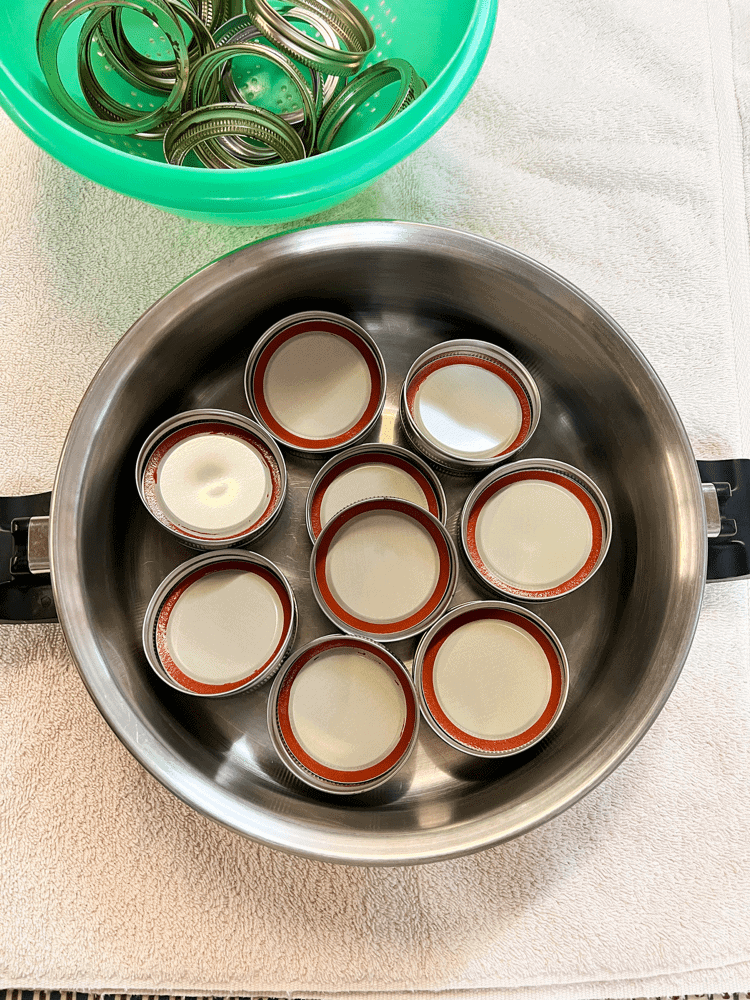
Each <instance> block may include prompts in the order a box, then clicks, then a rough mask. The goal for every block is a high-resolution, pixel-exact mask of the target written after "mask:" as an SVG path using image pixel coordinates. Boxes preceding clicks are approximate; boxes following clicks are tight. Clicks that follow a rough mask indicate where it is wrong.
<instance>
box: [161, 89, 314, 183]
mask: <svg viewBox="0 0 750 1000" xmlns="http://www.w3.org/2000/svg"><path fill="white" fill-rule="evenodd" d="M222 135H242V136H246V137H251V138H253V139H256V140H259V141H260V142H265V143H266V144H267V145H268V146H270V147H271V148H272V149H273V150H274V151H275V153H276V159H277V160H280V161H282V162H284V163H290V162H291V161H293V160H302V159H304V158H305V156H306V152H305V147H304V145H303V143H302V140H301V139H300V137H299V136H298V135H297V133H296V132H295V131H294V129H293V128H292V126H291V125H290V124H289V123H288V122H285V121H284V120H283V118H279V116H278V115H274V114H273V113H272V112H270V111H266V109H265V108H253V107H250V105H249V104H212V105H209V106H208V107H200V108H194V109H193V110H191V111H188V112H186V113H185V114H184V115H182V116H181V117H180V118H178V119H177V120H176V121H174V122H172V124H171V125H170V127H169V129H168V130H167V133H166V135H165V136H164V156H165V158H166V160H167V162H168V163H171V164H175V165H177V166H179V165H180V164H181V163H183V162H184V160H185V157H186V156H187V154H188V153H189V152H190V151H191V150H195V152H196V154H197V156H198V157H199V158H200V160H201V162H202V163H203V164H204V165H205V166H207V167H211V168H214V169H216V168H235V169H242V168H245V167H248V166H250V164H248V163H246V162H243V161H242V160H239V159H238V158H237V157H234V156H232V155H231V154H229V153H228V152H226V151H224V150H221V151H218V152H217V151H216V150H215V149H214V148H212V147H210V146H208V143H207V140H210V139H215V138H217V137H218V136H222Z"/></svg>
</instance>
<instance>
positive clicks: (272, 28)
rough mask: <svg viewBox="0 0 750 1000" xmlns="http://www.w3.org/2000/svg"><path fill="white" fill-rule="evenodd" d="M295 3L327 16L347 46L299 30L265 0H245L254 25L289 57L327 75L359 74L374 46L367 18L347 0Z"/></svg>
mask: <svg viewBox="0 0 750 1000" xmlns="http://www.w3.org/2000/svg"><path fill="white" fill-rule="evenodd" d="M297 6H301V7H305V8H307V9H312V10H314V11H315V12H316V13H318V14H321V15H322V16H324V17H326V19H327V20H328V23H329V24H330V26H331V28H332V29H333V30H334V31H335V33H336V34H337V35H338V36H339V38H341V40H342V41H343V42H344V43H345V44H346V45H348V46H349V47H348V48H340V49H336V48H332V47H331V46H329V45H324V44H322V43H321V42H318V41H316V40H315V39H313V38H311V37H310V36H309V35H306V34H305V33H304V32H302V31H298V30H297V29H296V28H293V27H292V26H291V25H290V24H289V22H288V21H287V20H286V18H285V17H284V16H283V15H282V14H280V13H279V11H277V10H276V9H275V8H274V7H272V6H271V4H270V3H269V2H268V0H247V12H248V14H249V16H250V18H251V20H252V22H253V24H254V25H255V26H256V27H257V28H258V29H259V30H260V31H261V33H262V34H263V35H265V37H266V38H267V39H268V40H269V41H271V42H273V44H274V45H275V46H276V47H277V48H279V49H281V51H282V52H285V53H286V54H287V55H288V56H290V57H291V58H292V59H296V60H297V61H298V62H301V63H302V64H303V65H305V66H309V67H310V68H311V69H316V70H318V72H320V73H324V74H326V75H329V74H330V75H333V76H352V75H353V74H355V73H358V72H359V71H360V69H361V68H362V64H363V62H364V60H365V57H366V56H367V54H368V53H369V52H371V51H372V49H373V48H374V47H375V35H374V34H373V31H372V28H371V27H370V22H369V21H368V20H367V18H365V16H364V15H363V14H362V13H360V11H359V10H357V8H356V7H355V6H354V5H353V4H352V3H350V2H349V0H297Z"/></svg>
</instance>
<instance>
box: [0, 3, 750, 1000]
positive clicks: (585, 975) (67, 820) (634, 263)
mask: <svg viewBox="0 0 750 1000" xmlns="http://www.w3.org/2000/svg"><path fill="white" fill-rule="evenodd" d="M395 2H397V0H391V3H395ZM402 2H408V0H402ZM748 27H750V11H749V10H748V6H747V3H746V2H745V3H741V2H740V0H733V3H732V5H731V6H727V3H726V2H725V0H681V2H679V3H678V2H677V0H662V2H660V3H654V2H653V0H631V2H629V3H627V4H622V3H613V2H611V0H536V2H535V3H529V2H528V0H527V2H522V0H506V2H504V3H503V4H502V5H501V10H500V16H499V23H498V29H497V32H496V37H495V40H494V43H493V47H492V50H491V53H490V56H489V58H488V61H487V64H486V66H485V68H484V70H483V72H482V74H481V75H480V78H479V80H478V82H477V84H476V86H475V87H474V89H473V90H472V92H471V94H470V96H469V97H468V98H467V100H466V102H465V103H464V105H463V106H462V108H461V109H460V111H459V112H458V113H457V114H456V116H455V117H454V118H453V119H452V120H451V122H450V123H449V124H448V125H447V126H446V127H445V128H444V129H443V130H442V131H441V132H440V133H439V134H438V135H437V136H436V137H435V138H434V139H432V140H431V141H430V142H429V143H428V144H427V145H426V146H425V147H423V148H422V149H421V150H419V151H418V152H417V153H416V154H414V155H413V156H412V157H411V158H410V159H409V160H408V161H406V162H405V163H403V164H402V165H400V166H399V167H397V168H396V169H394V170H393V171H391V173H389V174H388V175H387V176H385V177H384V178H382V179H381V180H380V181H379V182H378V183H377V184H376V185H375V186H374V187H372V188H371V189H369V190H368V191H366V192H364V193H363V194H361V195H360V196H358V197H357V198H356V199H354V200H353V201H350V202H349V203H347V204H345V205H342V206H340V207H339V208H337V209H335V210H333V211H331V212H329V213H327V214H326V215H325V216H321V217H318V218H316V219H315V221H316V222H320V221H326V220H335V219H344V218H366V217H377V216H386V217H396V218H404V219H410V220H415V221H425V222H434V223H440V224H443V225H448V226H455V227H458V228H463V229H468V230H472V231H474V232H477V233H480V234H483V235H486V236H490V237H493V238H496V239H499V240H501V241H502V242H505V243H508V244H510V245H511V246H513V247H515V248H517V249H519V250H521V251H523V252H525V253H527V254H529V255H531V256H532V257H535V258H537V259H539V260H541V261H542V262H544V263H545V264H547V265H549V266H551V267H552V268H554V269H555V270H557V271H559V272H561V273H562V274H564V275H565V276H566V277H567V278H569V279H570V280H572V281H573V282H575V283H576V284H578V285H579V286H580V287H581V288H583V289H585V290H586V291H587V292H588V293H589V294H590V295H592V296H593V297H594V298H595V299H596V300H598V301H599V302H600V303H601V305H602V306H603V307H604V308H606V309H607V310H609V311H610V312H611V313H612V314H613V315H614V316H615V318H616V319H617V320H618V321H619V322H620V323H622V325H623V326H624V327H625V329H626V330H628V332H629V333H630V334H631V335H632V336H633V337H634V338H635V340H636V341H637V342H638V343H639V345H640V346H641V347H642V348H643V350H644V351H645V353H646V354H647V356H648V357H649V358H650V360H651V361H652V363H653V364H654V366H655V367H656V369H657V371H658V372H659V373H660V375H661V376H662V378H663V380H664V381H665V383H666V385H667V388H668V390H669V391H670V393H671V394H672V396H673V398H674V401H675V403H676V404H677V407H678V409H679V411H680V413H681V414H682V417H683V419H684V421H685V424H686V426H687V429H688V432H689V433H690V436H691V438H692V441H693V444H694V447H695V451H696V454H697V455H698V456H699V457H706V458H713V457H716V458H723V457H730V456H738V455H740V454H745V455H748V454H750V433H749V430H750V406H748V398H747V397H748V392H747V387H748V385H750V383H748V381H747V376H748V374H750V365H748V353H749V352H750V334H749V332H748V326H747V324H748V317H749V316H750V308H748V296H750V281H749V280H748V277H749V276H750V267H749V265H748V261H749V257H748V235H747V225H746V217H745V205H746V199H745V194H744V188H743V176H742V123H743V117H742V116H744V120H746V119H747V116H748V113H749V112H750V81H749V80H748V76H749V74H748V69H747V66H748V62H749V60H748V56H750V43H749V42H748V41H747V39H748V38H750V32H749V31H748V30H747V29H748ZM733 33H734V45H735V49H734V52H733V48H732V45H733ZM736 88H737V89H736ZM0 163H1V164H2V172H1V173H0V267H1V268H2V280H1V281H0V356H2V362H3V363H2V364H1V365H0V407H1V408H2V412H3V419H2V420H0V491H2V492H3V493H6V494H8V493H21V492H36V491H40V490H42V489H45V488H48V487H49V486H50V485H51V483H52V479H53V475H54V471H55V467H56V463H57V460H58V457H59V454H60V450H61V447H62V443H63V439H64V435H65V432H66V429H67V427H68V425H69V422H70V420H71V418H72V416H73V413H74V411H75V408H76V405H77V403H78V401H79V399H80V397H81V395H82V393H83V391H84V390H85V388H86V386H87V384H88V382H89V380H90V379H91V378H92V376H93V375H94V372H95V371H96V369H97V367H98V365H99V364H100V363H101V361H102V360H103V359H104V358H105V356H106V354H107V352H108V351H109V350H110V348H111V347H112V346H113V344H114V343H115V342H116V340H117V339H118V338H119V337H120V335H121V334H122V333H123V332H124V331H125V330H126V329H127V328H128V326H129V325H130V324H131V323H132V322H133V321H134V320H135V319H136V318H137V317H138V316H139V315H140V314H141V312H142V311H143V310H144V309H145V308H146V307H147V306H148V305H150V304H151V303H152V302H153V301H154V300H155V299H156V298H158V297H159V296H160V295H162V294H163V293H164V292H165V291H167V290H168V289H169V288H170V287H172V286H173V285H174V284H175V283H176V282H177V281H179V280H180V279H181V278H183V277H184V276H185V275H187V274H189V273H191V272H192V271H193V270H195V269H196V268H198V267H199V266H201V265H202V264H205V263H206V262H207V261H209V260H210V259H212V258H213V257H215V256H217V255H219V254H222V253H225V252H227V251H228V250H231V249H232V248H234V247H237V246H240V245H242V244H244V243H246V242H248V241H250V240H252V239H255V238H257V237H258V236H261V235H266V234H268V233H270V232H272V231H273V229H272V228H271V227H267V228H264V229H240V228H229V229H223V228H219V227H211V226H207V225H202V224H197V223H191V222H187V221H184V220H180V219H176V218H172V217H170V216H167V215H163V214H162V213H160V212H158V211H157V210H155V209H151V208H149V207H147V206H143V205H139V204H136V203H134V202H132V201H129V200H127V199H125V198H122V197H120V196H118V195H114V194H112V193H110V192H108V191H106V190H104V189H103V188H100V187H97V186H95V185H93V184H91V183H89V182H88V181H85V180H83V179H81V178H80V177H77V176H76V175H74V174H73V173H71V172H70V171H68V170H67V169H66V168H64V167H62V166H60V165H59V164H57V163H56V162H54V161H53V160H52V159H50V158H49V157H48V156H46V155H45V154H43V153H41V152H40V151H39V150H38V149H36V147H34V146H33V145H32V144H31V143H30V142H28V141H27V140H26V139H25V138H24V137H23V136H22V135H21V134H20V133H19V132H18V131H17V130H16V129H15V128H14V127H13V126H12V125H11V124H10V123H9V121H8V120H7V119H5V118H2V120H0ZM749 622H750V612H749V609H748V594H747V587H746V585H745V584H743V583H735V584H728V585H715V586H712V587H709V588H708V590H707V592H706V600H705V605H704V610H703V613H702V615H701V620H700V624H699V628H698V632H697V635H696V638H695V643H694V646H693V649H692V652H691V654H690V657H689V659H688V662H687V664H686V666H685V669H684V671H683V674H682V676H681V678H680V681H679V683H678V684H677V687H676V689H675V691H674V694H673V695H672V697H671V698H670V700H669V702H668V704H667V706H666V708H665V709H664V711H663V712H662V714H661V715H660V717H659V719H658V720H657V722H656V723H655V725H654V726H653V728H652V729H651V731H650V732H649V733H648V735H647V736H646V738H645V739H644V740H643V742H642V744H641V745H640V746H639V747H638V749H637V750H636V751H635V752H634V753H633V754H632V756H631V757H630V758H629V759H628V760H627V761H626V762H625V763H624V764H623V765H622V766H621V767H620V768H619V769H618V770H617V771H616V772H615V773H614V774H613V775H612V776H611V777H610V778H609V779H608V780H607V781H606V782H604V784H603V785H602V786H600V787H599V788H598V789H596V790H595V791H594V792H592V793H591V794H590V795H589V796H587V797H586V798H585V799H584V800H583V801H582V802H580V803H579V804H578V805H576V806H575V807H574V808H572V809H570V810H569V811H567V812H566V813H565V814H563V815H562V816H560V817H558V818H557V819H555V820H554V821H552V822H550V823H548V824H546V825H545V826H543V827H542V828H540V829H538V830H535V831H533V832H532V833H529V834H527V835H526V836H524V837H522V838H520V839H518V840H515V841H513V842H511V843H509V844H506V845H502V846H500V847H498V848H495V849H492V850H489V851H485V852H483V853H480V854H478V855H475V856H473V857H468V858H462V859H459V860H454V861H450V862H445V863H441V864H435V865H428V866H424V867H420V868H397V869H362V868H359V869H358V868H347V867H336V866H331V865H326V864H319V863H313V862H309V861H305V860H301V859H298V858H292V857H287V856H285V855H283V854H280V853H277V852H273V851H270V850H268V849H265V848H262V847H259V846H257V845H255V844H253V843H252V842H250V841H247V840H244V839H242V838H240V837H239V836H236V835H234V834H232V833H230V832H228V831H227V830H224V829H222V828H221V827H219V826H218V825H216V824H214V823H212V822H210V821H208V820H206V819H204V818H203V817H201V816H199V815H198V814H196V813H195V812H193V811H192V810H190V809H189V808H188V807H187V806H185V805H183V804H182V803H181V802H179V801H177V800H176V799H175V798H174V797H173V796H172V795H170V794H169V793H168V792H166V791H165V790H164V789H163V788H162V787H161V786H160V785H159V784H158V783H157V782H156V781H155V780H153V779H152V778H151V777H150V776H149V775H148V774H146V772H145V771H143V770H142V769H141V767H140V766H139V765H138V764H137V763H136V762H135V761H134V760H133V759H132V758H131V757H130V755H129V754H128V753H127V751H125V750H124V749H123V747H122V746H121V745H120V744H119V743H118V741H117V740H116V739H115V737H114V736H113V735H112V733H111V732H110V730H109V729H108V727H107V726H106V724H105V723H104V722H103V721H102V719H101V717H100V716H99V715H98V713H97V711H96V709H95V708H94V706H93V704H92V702H91V700H90V699H89V697H88V695H87V694H86V692H85V690H84V687H83V685H82V683H81V681H80V679H79V676H78V673H77V671H76V669H75V667H74V665H73V663H72V661H71V659H70V656H69V655H68V653H67V650H66V647H65V644H64V641H63V639H62V636H61V633H60V631H59V629H58V628H57V627H54V626H50V627H43V626H34V627H31V626H27V627H20V626H19V627H5V628H3V629H2V635H1V637H0V640H1V641H0V914H1V915H2V918H1V919H0V987H28V988H58V989H59V988H64V989H79V990H95V991H113V992H114V991H125V990H127V991H130V992H141V991H142V992H144V993H168V994H204V993H206V994H232V993H234V994H241V995H248V994H261V995H270V996H277V997H278V996H295V997H299V996H303V997H311V998H318V997H320V998H325V1000H328V998H331V1000H332V998H333V997H334V996H335V997H338V998H344V997H350V996H351V997H356V998H358V1000H365V998H368V997H373V998H374V997H375V996H376V995H377V996H381V995H382V994H383V993H388V994H389V995H390V996H392V997H393V998H394V1000H400V998H402V997H403V998H404V1000H405V998H406V997H407V996H408V997H415V996H416V997H420V996H424V997H425V998H426V997H427V996H428V995H429V996H431V995H433V994H434V993H435V992H436V991H450V992H451V993H452V994H454V995H456V996H459V997H460V996H465V997H467V998H469V997H471V998H475V997H476V998H477V1000H478V998H479V997H480V996H481V997H486V996H488V995H490V996H497V997H507V998H508V1000H522V998H526V997H529V998H531V997H533V998H535V1000H587V998H600V997H612V998H617V997H633V996H654V995H657V994H660V995H664V994H685V993H703V992H712V991H716V992H718V991H734V990H740V989H747V988H748V984H749V983H750V936H749V935H748V927H749V926H750V836H748V819H747V817H748V815H750V676H749V675H750V670H749V669H748V668H749V666H750V649H749V643H748V623H749Z"/></svg>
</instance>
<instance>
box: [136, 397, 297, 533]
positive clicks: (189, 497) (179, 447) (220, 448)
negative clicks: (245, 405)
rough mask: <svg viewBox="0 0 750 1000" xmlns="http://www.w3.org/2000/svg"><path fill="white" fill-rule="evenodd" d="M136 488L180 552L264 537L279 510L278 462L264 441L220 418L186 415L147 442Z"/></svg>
mask: <svg viewBox="0 0 750 1000" xmlns="http://www.w3.org/2000/svg"><path fill="white" fill-rule="evenodd" d="M135 478H136V485H137V487H138V493H139V495H140V498H141V500H142V501H143V503H144V504H145V506H146V509H147V510H148V511H149V513H150V514H151V515H152V516H153V517H154V518H156V520H157V521H158V522H159V523H160V524H161V525H163V527H165V528H166V529H167V531H169V532H170V533H171V534H173V535H175V536H176V537H177V538H179V540H180V541H181V542H183V543H184V544H185V545H189V546H190V547H191V548H200V549H223V548H227V547H228V546H234V545H243V544H246V543H248V542H251V541H255V540H256V539H257V538H260V537H261V536H262V535H264V534H265V533H266V532H267V531H268V530H269V529H270V528H271V526H272V525H273V524H274V523H275V521H276V519H277V518H278V516H279V514H280V513H281V508H282V506H283V504H284V499H285V497H286V488H287V474H286V465H285V464H284V458H283V456H282V454H281V451H280V450H279V447H278V445H277V444H276V442H275V441H274V440H273V438H272V437H271V435H270V434H268V432H267V431H265V430H264V429H263V428H262V427H260V426H259V425H258V424H256V423H254V422H253V421H252V420H249V419H248V418H247V417H243V416H241V415H240V414H239V413H230V412H229V411H227V410H213V409H205V410H190V411H188V412H186V413H179V414H177V415H176V416H174V417H170V418H169V419H168V420H165V421H164V423H162V424H160V425H159V426H158V427H157V428H156V430H154V431H152V433H151V434H150V435H149V436H148V438H147V439H146V441H145V442H144V444H143V447H142V448H141V450H140V452H139V454H138V460H137V462H136V469H135Z"/></svg>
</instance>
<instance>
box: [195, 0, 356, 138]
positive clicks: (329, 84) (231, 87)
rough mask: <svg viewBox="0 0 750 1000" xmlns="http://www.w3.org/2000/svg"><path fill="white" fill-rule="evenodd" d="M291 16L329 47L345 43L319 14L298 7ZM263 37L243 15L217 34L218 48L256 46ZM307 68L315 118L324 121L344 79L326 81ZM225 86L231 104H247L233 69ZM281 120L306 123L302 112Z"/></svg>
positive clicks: (291, 9) (226, 73) (291, 10)
mask: <svg viewBox="0 0 750 1000" xmlns="http://www.w3.org/2000/svg"><path fill="white" fill-rule="evenodd" d="M290 15H291V16H293V17H294V18H295V19H297V20H300V21H304V22H305V23H306V24H310V25H312V26H313V27H314V28H315V29H316V30H317V31H319V32H320V33H321V35H322V36H323V39H324V41H325V42H326V43H327V44H329V45H332V46H333V47H334V48H335V47H337V46H340V44H341V43H340V42H339V40H338V38H337V37H336V35H335V34H334V32H333V31H332V30H331V28H330V27H329V25H328V24H326V22H325V21H323V19H322V18H318V17H317V16H316V15H315V14H312V13H309V12H308V11H305V10H303V9H302V8H301V7H294V6H292V5H289V9H288V12H287V14H286V16H287V17H289V16H290ZM262 37H263V36H262V35H261V33H260V31H258V29H257V28H256V27H255V25H254V24H253V22H252V21H251V20H250V18H249V17H248V15H247V14H240V16H239V17H233V18H232V19H231V21H227V22H226V23H225V24H222V26H221V27H220V28H219V30H218V31H215V32H214V42H215V44H216V45H217V47H218V48H222V47H224V46H226V45H235V44H244V43H245V42H252V41H255V39H256V38H262ZM305 68H306V69H307V71H308V72H309V74H310V89H311V91H312V96H313V101H314V103H315V114H316V117H317V118H320V114H321V112H322V110H323V106H324V104H325V102H326V100H327V99H328V97H329V96H330V93H331V91H332V90H333V89H335V88H336V86H337V85H338V84H339V83H341V77H338V76H328V77H326V78H325V80H324V79H323V77H322V76H321V74H320V73H318V72H317V70H314V69H310V67H309V66H307V67H305ZM221 82H222V85H223V87H224V90H225V92H226V95H227V98H228V99H229V100H230V101H236V102H237V103H238V104H240V103H242V101H246V100H247V98H246V97H245V96H244V95H243V94H242V91H241V90H240V88H239V87H238V85H237V81H236V80H235V78H234V76H233V75H232V67H231V66H230V65H226V66H225V67H224V69H223V71H222V74H221ZM281 117H282V118H283V119H284V120H285V121H288V122H289V124H290V125H299V124H301V123H302V121H303V119H304V112H303V111H302V110H301V109H300V110H298V111H285V112H284V113H283V114H282V116H281Z"/></svg>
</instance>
